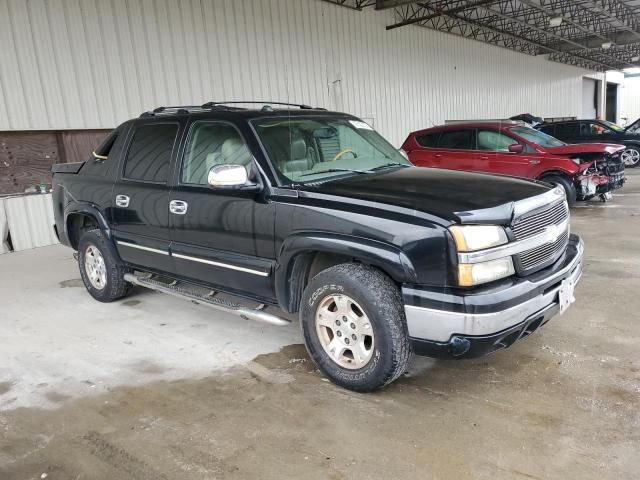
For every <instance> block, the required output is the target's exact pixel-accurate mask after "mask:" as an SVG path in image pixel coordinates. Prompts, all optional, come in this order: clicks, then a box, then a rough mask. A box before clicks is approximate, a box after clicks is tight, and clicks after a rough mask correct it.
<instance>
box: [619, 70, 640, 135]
mask: <svg viewBox="0 0 640 480" xmlns="http://www.w3.org/2000/svg"><path fill="white" fill-rule="evenodd" d="M622 95H623V96H622V108H621V112H620V116H621V117H626V118H627V124H630V123H632V122H635V121H636V120H637V119H638V118H640V77H627V78H625V79H624V82H623V86H622Z"/></svg>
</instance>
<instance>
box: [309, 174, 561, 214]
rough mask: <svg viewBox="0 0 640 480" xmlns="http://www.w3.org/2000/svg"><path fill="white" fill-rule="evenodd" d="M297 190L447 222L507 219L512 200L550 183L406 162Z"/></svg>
mask: <svg viewBox="0 0 640 480" xmlns="http://www.w3.org/2000/svg"><path fill="white" fill-rule="evenodd" d="M301 190H302V191H308V192H310V193H311V192H317V193H320V194H324V195H332V196H339V197H348V198H352V199H357V200H362V201H364V203H365V205H364V206H366V207H368V208H369V209H370V214H372V215H375V212H374V211H373V210H375V209H376V208H378V209H383V210H388V208H386V207H388V206H392V207H400V208H402V209H403V213H405V214H406V213H408V212H407V210H406V209H409V210H412V211H413V212H414V214H417V213H418V212H421V213H424V214H429V215H433V216H435V217H438V218H440V219H444V220H449V221H451V222H459V223H500V224H508V223H509V222H510V221H511V218H512V215H513V202H516V201H518V200H523V199H525V198H529V197H532V196H535V195H540V194H543V193H545V192H547V191H549V190H550V189H549V187H548V186H547V185H546V184H544V183H541V182H534V181H531V180H525V179H520V178H515V177H507V176H502V175H489V174H483V173H471V172H462V171H459V170H444V169H438V168H421V167H407V168H399V169H396V170H391V171H386V172H381V173H372V174H367V175H357V176H353V177H348V178H344V179H338V180H333V181H329V182H323V183H318V184H312V185H304V186H302V188H301ZM324 199H326V200H329V199H328V198H327V197H324ZM336 200H337V199H336ZM342 203H346V204H348V202H342ZM361 206H362V203H361Z"/></svg>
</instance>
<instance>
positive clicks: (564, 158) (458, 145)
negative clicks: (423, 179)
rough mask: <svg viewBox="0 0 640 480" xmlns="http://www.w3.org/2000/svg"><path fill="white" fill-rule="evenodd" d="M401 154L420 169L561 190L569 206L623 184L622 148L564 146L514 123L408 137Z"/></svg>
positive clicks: (457, 127)
mask: <svg viewBox="0 0 640 480" xmlns="http://www.w3.org/2000/svg"><path fill="white" fill-rule="evenodd" d="M402 149H403V150H404V151H405V152H406V153H407V154H408V156H409V159H410V160H411V162H412V163H413V164H414V165H417V166H419V167H435V168H447V169H451V170H474V171H479V172H489V173H498V174H503V175H512V176H517V177H525V178H531V179H536V180H544V181H546V182H549V183H553V184H557V185H561V186H562V187H563V188H564V189H565V191H566V194H567V200H568V202H569V203H570V204H572V203H574V202H575V201H576V200H588V199H590V198H592V197H595V196H596V195H601V196H602V198H603V199H606V198H609V196H610V193H609V192H611V190H614V189H617V188H620V187H622V185H623V184H624V182H625V174H624V163H623V162H622V159H621V152H622V151H623V150H624V146H622V145H614V144H606V143H586V144H576V145H569V144H566V143H564V142H561V141H560V140H558V139H556V138H554V137H551V136H549V135H547V134H545V133H542V132H540V131H538V130H534V129H533V128H530V127H527V126H524V125H522V124H520V123H516V122H468V123H456V124H451V125H443V126H439V127H433V128H427V129H426V130H420V131H417V132H413V133H411V134H410V135H409V137H407V139H406V140H405V142H404V144H403V145H402Z"/></svg>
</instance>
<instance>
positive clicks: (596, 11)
mask: <svg viewBox="0 0 640 480" xmlns="http://www.w3.org/2000/svg"><path fill="white" fill-rule="evenodd" d="M325 1H327V2H330V3H335V4H337V5H341V6H344V7H349V8H353V9H357V10H361V9H363V8H374V9H376V10H387V9H393V10H394V17H395V21H394V23H391V24H389V25H387V27H386V28H387V30H392V29H395V28H401V27H405V26H408V25H419V26H422V27H426V28H430V29H432V30H438V31H441V32H446V33H451V34H454V35H459V36H462V37H466V38H470V39H473V40H478V41H481V42H485V43H490V44H493V45H497V46H500V47H504V48H508V49H511V50H516V51H518V52H521V53H526V54H529V55H549V60H551V61H555V62H559V63H564V64H568V65H575V66H579V67H584V68H589V69H592V70H597V71H606V70H622V69H624V68H630V67H639V66H640V0H430V1H411V0H325Z"/></svg>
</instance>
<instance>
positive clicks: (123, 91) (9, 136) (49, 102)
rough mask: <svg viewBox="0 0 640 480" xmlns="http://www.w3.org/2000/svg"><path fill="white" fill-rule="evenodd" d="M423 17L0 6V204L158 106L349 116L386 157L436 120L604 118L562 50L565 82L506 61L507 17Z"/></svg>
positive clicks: (310, 6)
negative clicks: (273, 108)
mask: <svg viewBox="0 0 640 480" xmlns="http://www.w3.org/2000/svg"><path fill="white" fill-rule="evenodd" d="M532 1H533V0H532ZM572 1H573V0H566V2H568V3H571V2H572ZM611 1H613V0H611ZM566 2H564V3H566ZM428 3H429V5H431V7H429V8H427V7H424V5H426V4H424V3H423V2H420V3H416V2H407V1H405V0H402V1H399V0H378V1H377V2H376V1H375V0H369V1H362V0H357V1H356V0H344V1H343V0H335V1H333V0H332V1H321V0H242V1H239V0H180V1H174V0H0V45H1V48H0V139H1V140H2V142H1V143H2V145H0V147H1V148H0V169H2V171H1V172H2V175H1V179H0V192H2V193H8V192H17V191H22V190H23V189H24V188H25V186H27V185H29V184H33V183H38V182H41V181H47V179H48V170H49V166H50V164H51V163H53V162H55V161H73V160H77V159H80V158H83V156H84V155H86V154H87V153H88V152H89V151H90V150H89V149H90V148H91V145H93V144H95V143H96V142H97V141H99V139H100V138H102V137H103V136H104V135H105V131H106V129H110V128H113V127H114V126H116V125H117V124H118V123H120V122H122V121H124V120H126V119H128V118H130V117H132V116H136V115H139V114H140V112H142V111H144V110H148V109H150V108H153V107H155V106H158V105H167V104H199V103H203V102H205V101H209V100H248V99H252V100H280V101H291V102H301V103H306V104H311V105H316V106H322V107H326V108H330V109H336V110H343V111H348V112H350V113H353V114H355V115H359V116H361V117H363V118H364V119H366V120H367V121H368V122H370V123H371V124H373V125H374V126H375V127H376V128H377V129H378V130H379V131H380V132H381V133H383V134H384V135H385V136H387V137H388V138H389V139H390V140H391V141H392V142H393V143H394V144H396V145H399V144H400V143H401V142H402V141H403V139H404V138H405V137H406V135H407V133H408V132H410V131H411V130H415V129H418V128H422V127H426V126H430V125H432V124H437V123H440V122H443V121H444V120H447V119H461V118H502V117H506V116H511V115H514V114H518V113H524V112H531V113H534V114H536V115H540V116H545V117H561V116H582V115H583V114H587V113H589V112H584V110H585V109H601V107H602V98H603V94H602V92H603V88H604V87H603V86H604V82H603V80H604V76H605V74H604V73H601V72H598V71H596V70H603V69H604V68H605V62H603V61H601V60H599V59H600V57H598V56H596V55H595V54H594V55H593V59H591V57H590V59H589V61H586V60H585V61H582V62H579V61H574V60H575V58H579V57H580V55H581V54H576V53H575V52H572V51H571V50H570V49H564V48H560V47H558V48H557V49H556V50H558V53H556V54H555V58H554V59H555V60H559V61H564V62H565V63H574V64H580V65H581V66H579V67H576V66H572V65H567V64H562V63H558V62H557V61H555V62H554V61H549V59H548V58H547V57H548V55H546V54H548V53H549V51H548V50H549V47H547V50H544V49H542V50H540V51H539V52H532V51H525V53H529V54H531V53H541V55H537V56H532V55H527V54H523V53H522V51H524V50H526V49H524V48H515V46H517V45H529V46H531V41H530V40H527V41H526V42H524V43H522V42H520V43H517V42H516V43H514V42H511V43H509V42H507V41H506V40H508V39H509V38H512V40H513V38H514V37H515V36H516V35H517V33H513V32H510V33H505V32H503V33H502V34H500V35H498V34H497V33H496V32H497V31H498V30H497V29H498V28H499V27H500V26H499V25H493V24H490V21H493V20H495V21H497V20H500V19H502V22H503V23H504V25H503V26H502V27H500V28H503V29H504V28H507V26H505V25H511V26H513V25H512V24H513V23H514V22H507V21H506V20H505V19H504V18H503V17H505V16H508V15H509V14H507V13H503V14H501V15H497V16H496V15H493V17H491V18H484V17H483V18H479V17H478V18H476V17H474V18H471V17H469V18H467V17H464V16H465V15H467V14H469V15H471V13H470V12H476V11H479V10H478V8H480V5H477V6H476V7H477V8H471V6H473V5H475V4H478V3H482V4H483V6H484V7H485V8H488V5H489V4H494V6H493V7H492V8H494V9H496V8H497V9H498V10H499V9H500V8H502V7H500V5H502V4H503V3H504V1H502V2H501V1H491V2H446V1H441V2H428ZM447 3H451V4H452V5H449V6H448V7H447V5H446V4H447ZM453 3H455V4H456V5H457V4H458V3H460V5H458V6H457V7H456V6H453ZM524 3H526V4H528V3H530V2H524ZM524 3H523V4H524ZM538 3H540V2H538ZM560 3H563V2H560ZM466 4H469V5H466ZM465 5H466V9H464V8H463V7H465ZM376 6H377V7H379V8H376ZM420 6H423V7H424V8H427V10H426V12H427V13H426V14H423V12H422V10H419V9H418V10H415V9H416V8H418V7H420ZM346 7H354V8H346ZM388 7H392V8H388ZM423 7H421V8H423ZM445 7H446V8H445ZM408 8H412V9H414V10H411V11H409V10H407V9H408ZM424 8H423V10H424ZM453 8H458V10H456V11H452V10H451V9H453ZM530 8H533V7H530ZM545 8H546V7H545ZM538 10H539V9H538ZM456 12H457V13H456ZM512 13H513V12H512ZM513 14H514V15H515V13H513ZM420 15H422V16H420ZM567 15H568V14H567ZM472 16H473V15H472ZM458 17H464V18H463V20H464V22H463V21H462V20H460V19H459V18H458ZM451 18H454V19H456V18H458V20H457V22H458V23H457V24H456V25H457V26H456V25H452V24H451V23H449V24H446V23H445V24H442V25H441V24H439V23H434V21H435V20H436V19H440V20H443V19H444V20H446V19H451ZM546 18H547V20H546V21H547V23H548V22H549V18H550V17H549V15H547V17H546ZM412 19H413V20H415V19H418V20H417V21H411V20H412ZM492 19H493V20H492ZM481 21H484V22H485V25H484V26H482V25H480V22H481ZM528 21H529V20H517V21H515V24H516V25H520V26H521V27H522V26H523V25H522V22H528ZM531 21H533V20H531ZM403 22H404V23H403ZM473 22H475V23H476V24H478V28H477V29H476V30H473V29H471V30H470V31H469V32H470V33H469V34H465V31H463V30H461V29H460V27H461V26H462V25H473ZM572 22H573V23H576V21H575V20H572ZM413 23H415V24H420V25H422V26H427V27H429V28H418V27H415V26H413V25H412V24H413ZM400 24H402V25H405V26H403V27H402V28H390V29H388V28H387V27H389V26H392V27H393V26H398V25H400ZM443 25H444V26H443ZM447 25H448V26H447ZM487 25H489V26H487ZM454 27H455V28H454ZM480 27H482V28H480ZM456 29H457V30H456ZM487 29H489V30H487ZM491 29H493V30H494V31H495V32H494V33H496V34H495V35H494V36H493V37H492V36H485V37H483V38H480V39H481V40H482V42H479V41H474V40H471V39H467V38H463V36H471V37H473V36H474V35H475V37H479V36H480V34H481V33H482V32H485V33H486V32H488V31H489V32H490V31H491ZM525 29H526V28H525ZM536 29H537V30H536ZM541 29H542V27H539V26H536V28H535V29H534V28H533V27H531V28H529V30H531V31H532V32H537V31H538V30H541ZM443 31H449V32H451V33H454V34H455V35H451V34H447V33H443ZM471 33H473V34H474V35H471ZM529 33H531V32H529ZM537 33H540V32H537ZM461 35H462V36H461ZM519 35H524V33H523V32H520V34H519ZM554 35H555V34H554ZM555 36H556V37H557V36H558V35H555ZM552 38H555V37H553V36H552ZM572 41H573V40H572ZM538 42H542V40H540V39H539V40H538ZM574 43H575V42H574ZM495 45H499V46H500V47H507V48H499V47H498V46H495ZM616 48H617V47H616ZM514 50H520V51H514ZM565 50H566V51H565ZM551 53H553V52H551ZM562 55H564V56H563V57H562ZM583 56H584V55H583ZM616 65H617V64H616ZM585 67H588V68H585ZM585 82H586V87H585ZM597 82H599V83H597ZM585 91H586V92H590V93H586V94H585V93H584V92H585ZM585 95H586V96H587V102H586V103H587V106H586V107H585V106H584V104H585V101H584V99H585ZM598 97H599V98H600V100H598V99H597V98H598ZM594 111H595V110H594Z"/></svg>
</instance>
